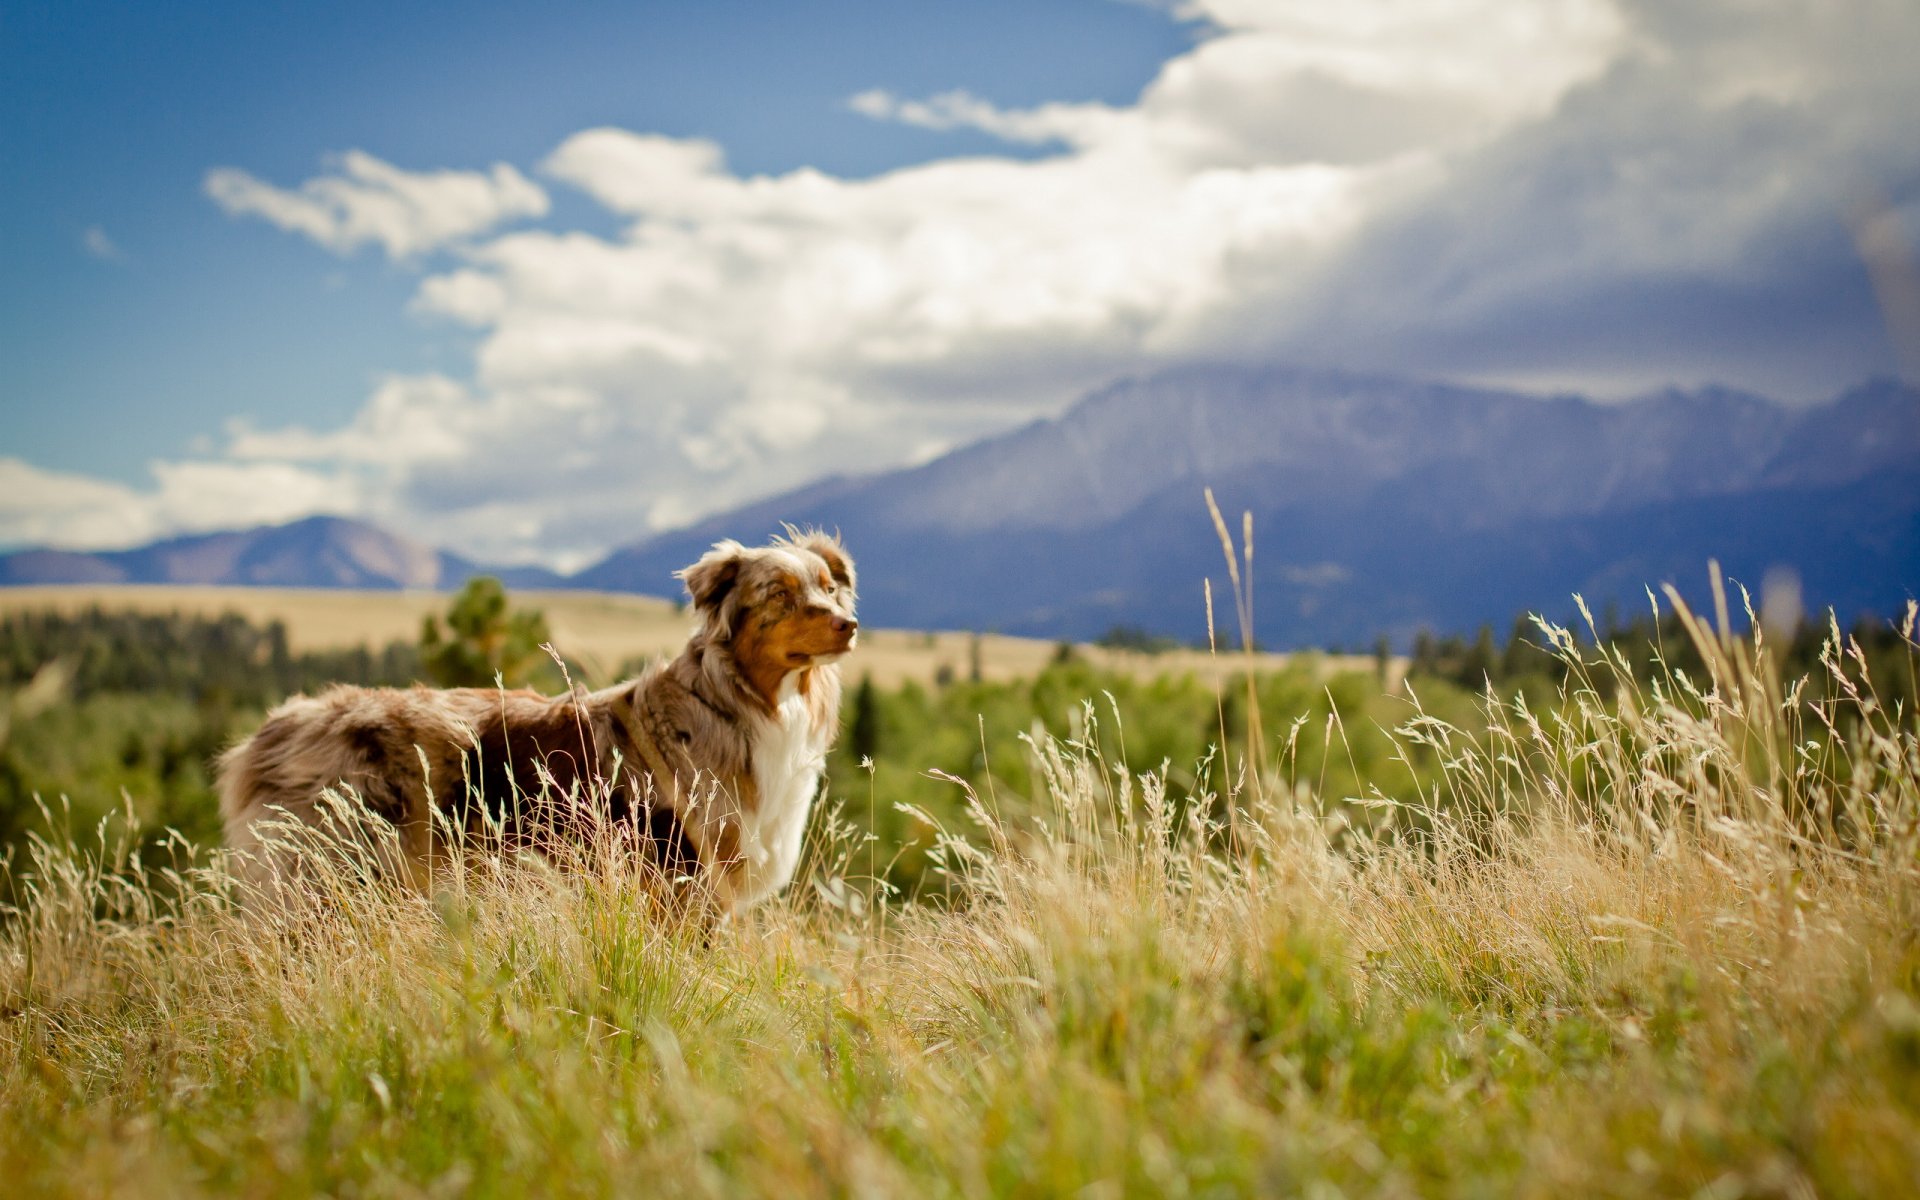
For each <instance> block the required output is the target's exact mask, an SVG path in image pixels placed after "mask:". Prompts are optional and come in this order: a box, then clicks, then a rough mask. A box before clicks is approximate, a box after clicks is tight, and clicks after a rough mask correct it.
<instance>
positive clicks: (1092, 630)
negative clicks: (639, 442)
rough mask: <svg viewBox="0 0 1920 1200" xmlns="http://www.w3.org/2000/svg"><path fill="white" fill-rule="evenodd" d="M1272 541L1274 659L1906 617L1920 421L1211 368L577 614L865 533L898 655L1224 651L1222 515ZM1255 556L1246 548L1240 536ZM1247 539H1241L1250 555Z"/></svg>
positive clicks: (1874, 387)
mask: <svg viewBox="0 0 1920 1200" xmlns="http://www.w3.org/2000/svg"><path fill="white" fill-rule="evenodd" d="M1208 486H1211V487H1212V488H1213V489H1214V491H1215V494H1216V495H1217V496H1218V497H1219V500H1220V503H1221V506H1222V507H1223V508H1224V509H1226V510H1227V511H1228V513H1229V516H1230V517H1237V516H1238V514H1239V513H1240V511H1241V510H1243V509H1245V510H1250V511H1251V512H1252V513H1253V514H1254V523H1255V541H1256V545H1255V550H1256V558H1255V562H1256V570H1255V577H1256V589H1257V590H1256V596H1255V608H1256V616H1257V621H1258V633H1259V636H1260V637H1261V639H1262V640H1263V641H1265V642H1267V643H1269V644H1271V645H1274V646H1278V647H1286V646H1306V645H1322V646H1324V645H1330V644H1345V645H1358V644H1367V643H1370V642H1371V641H1372V639H1373V638H1374V637H1376V636H1378V635H1379V634H1382V633H1385V634H1388V635H1390V636H1391V637H1393V638H1394V639H1395V640H1396V641H1397V642H1400V643H1402V644H1404V643H1405V641H1406V640H1408V639H1409V638H1411V636H1412V635H1413V634H1414V633H1415V632H1416V631H1418V630H1420V629H1422V628H1430V629H1436V630H1469V629H1471V628H1473V627H1474V626H1477V625H1479V624H1481V623H1484V622H1492V623H1496V624H1498V625H1501V626H1504V623H1505V622H1506V621H1508V620H1510V619H1511V618H1512V617H1513V616H1514V614H1516V613H1518V612H1520V611H1522V610H1534V611H1542V610H1544V611H1546V612H1548V613H1550V614H1553V615H1556V616H1560V615H1565V614H1567V613H1570V612H1571V609H1572V604H1571V599H1570V597H1571V595H1572V594H1573V593H1575V592H1579V593H1581V594H1582V595H1583V596H1585V597H1586V598H1587V599H1588V600H1589V602H1590V603H1592V604H1593V605H1594V606H1595V608H1596V609H1597V608H1598V607H1599V606H1600V605H1602V604H1604V603H1606V602H1607V601H1618V602H1621V603H1622V604H1626V605H1632V606H1635V607H1637V606H1641V605H1644V604H1645V603H1646V601H1645V592H1644V589H1645V588H1646V587H1647V586H1648V585H1653V586H1655V587H1657V585H1658V584H1660V583H1662V582H1665V581H1674V582H1677V583H1679V584H1681V585H1683V590H1686V591H1689V592H1696V593H1697V591H1698V587H1697V586H1696V585H1697V584H1698V583H1699V582H1700V581H1702V580H1703V579H1704V577H1705V571H1706V562H1707V560H1708V559H1709V558H1718V559H1719V560H1720V561H1721V562H1722V563H1723V565H1724V566H1725V567H1726V569H1727V571H1728V573H1729V575H1731V576H1732V577H1734V578H1736V579H1739V580H1742V581H1744V582H1746V583H1747V584H1748V585H1749V586H1751V587H1753V588H1755V589H1756V590H1757V589H1758V586H1759V584H1760V581H1761V579H1762V577H1763V576H1764V575H1765V573H1766V572H1767V571H1768V570H1769V569H1771V568H1774V567H1787V568H1791V569H1793V570H1794V571H1796V572H1797V573H1798V574H1799V576H1800V578H1801V582H1802V586H1803V591H1804V594H1805V596H1806V598H1807V600H1808V602H1809V603H1812V604H1815V605H1818V606H1822V607H1824V606H1829V605H1831V606H1833V607H1835V608H1837V609H1838V610H1839V611H1840V612H1841V613H1842V614H1843V615H1851V614H1853V613H1856V612H1861V611H1877V612H1887V611H1889V610H1891V609H1892V608H1893V607H1895V606H1896V605H1898V604H1901V603H1903V602H1904V599H1905V598H1906V597H1908V596H1911V595H1912V594H1913V593H1914V590H1915V588H1916V586H1920V392H1916V391H1915V390H1914V389H1912V388H1908V387H1904V386H1902V385H1899V384H1897V383H1893V382H1888V381H1881V382H1875V383H1869V384H1866V385H1863V386H1861V387H1857V388H1854V389H1852V390H1850V391H1848V392H1846V393H1844V394H1842V395H1840V396H1839V397H1837V398H1835V399H1834V400H1832V401H1830V402H1829V403H1826V404H1823V405H1819V406H1815V407H1811V408H1793V407H1788V406H1786V405H1782V404H1779V403H1776V402H1774V401H1770V400H1767V399H1765V398H1763V397H1759V396H1753V395H1749V394H1745V393H1741V392H1737V391H1732V390H1728V389H1724V388H1707V389H1702V390H1697V391H1668V392H1664V393H1660V394H1658V395H1654V396H1650V397H1647V398H1644V399H1641V400H1638V401H1634V402H1629V403H1623V404H1598V403H1595V402H1592V401H1589V400H1585V399H1581V398H1578V397H1570V396H1559V397H1553V398H1541V397H1536V396H1528V395H1522V394H1518V393H1513V392H1504V391H1494V390H1486V389H1474V388H1463V387H1453V386H1446V385H1435V384H1429V383H1421V382H1416V381H1409V380H1404V379H1393V378H1383V377H1376V376H1365V375H1354V374H1345V373H1339V372H1327V371H1306V370H1294V369H1280V368H1237V367H1219V366H1204V367H1190V368H1183V369H1179V370H1173V371H1167V372H1163V373H1160V374H1156V375H1152V376H1148V377H1145V378H1140V379H1132V380H1127V381H1124V382H1121V383H1117V384H1114V385H1112V386H1110V387H1108V388H1105V389H1102V390H1100V391H1098V392H1096V393H1094V394H1092V395H1090V396H1088V397H1087V398H1085V399H1084V400H1082V401H1081V402H1079V403H1078V404H1076V405H1074V406H1073V407H1072V408H1071V409H1069V410H1068V411H1067V412H1066V413H1064V414H1063V415H1062V416H1060V417H1059V418H1057V419H1053V420H1046V421H1038V422H1035V423H1033V424H1031V425H1028V426H1026V427H1024V428H1021V429H1018V430H1015V431H1013V432H1010V433H1007V434H1004V435H1001V436H999V437H995V438H991V439H988V440H986V441H983V442H979V443H976V444H974V445H972V446H969V447H966V448H963V449H960V450H957V451H955V452H953V453H951V454H948V455H946V456H945V457H943V458H940V459H937V460H935V461H933V462H930V463H927V464H924V465H922V466H919V467H914V468H911V469H907V470H902V471H895V472H891V473H887V474H882V475H876V476H871V477H866V478H859V479H847V478H836V479H830V480H826V481H824V482H821V483H818V484H814V485H812V486H810V487H808V488H804V489H802V490H800V491H797V492H793V493H789V494H787V495H784V496H780V497H776V498H774V499H771V500H767V501H763V502H760V503H756V504H752V505H748V506H746V507H744V508H741V509H738V510H735V511H733V512H730V513H726V514H723V515H720V516H716V517H713V518H711V519H708V520H704V521H702V522H700V523H698V524H697V525H695V526H693V527H691V528H688V529H684V530H679V531H675V532H673V533H669V534H664V535H661V536H657V537H654V538H650V539H648V540H646V541H643V542H640V543H638V544H635V545H632V546H629V547H626V548H623V549H621V550H619V551H616V552H615V553H614V554H612V555H610V556H609V557H608V558H607V559H605V560H603V561H602V562H600V563H598V564H596V565H595V566H593V567H590V568H588V569H587V570H586V571H583V572H581V573H580V574H579V575H577V576H575V577H574V578H573V579H572V580H571V581H570V582H572V583H573V584H575V585H577V586H583V587H594V588H603V589H608V590H623V591H643V592H655V593H670V592H671V591H672V590H673V582H672V578H671V572H672V571H673V569H674V568H676V567H680V566H683V565H685V564H686V563H688V562H691V561H692V560H693V559H694V558H695V557H696V556H697V555H698V554H699V553H700V552H701V551H702V550H704V549H705V548H706V547H707V546H708V545H709V544H710V543H711V542H713V541H714V540H715V539H717V538H719V537H738V538H741V539H743V540H751V539H755V538H759V537H761V536H762V535H764V534H765V533H767V532H769V531H770V530H773V529H775V528H777V527H778V524H779V523H780V522H781V521H791V522H795V523H799V524H818V525H822V526H825V527H828V528H839V529H841V530H843V531H845V533H846V535H847V537H848V541H849V545H850V547H851V548H852V549H853V551H854V552H855V554H856V555H857V556H858V558H859V560H860V566H861V583H862V612H863V615H864V616H866V617H868V618H869V619H871V620H873V621H875V622H876V623H878V624H882V625H895V626H906V627H918V628H979V629H997V630H1000V631H1003V632H1008V633H1026V634H1035V635H1041V636H1048V637H1073V638H1085V637H1092V636H1097V635H1099V634H1100V633H1102V632H1104V631H1105V630H1107V629H1109V628H1111V627H1112V626H1114V625H1117V624H1132V625H1141V626H1145V627H1147V628H1150V629H1154V630H1158V631H1164V632H1168V633H1173V634H1176V635H1179V636H1183V637H1196V636H1200V635H1202V634H1204V631H1205V613H1204V610H1203V604H1202V599H1201V583H1200V581H1201V579H1202V578H1203V577H1209V576H1210V577H1212V578H1213V580H1214V584H1215V588H1214V590H1215V593H1216V596H1217V597H1219V599H1218V600H1217V602H1216V603H1217V608H1218V612H1217V617H1218V619H1219V621H1220V623H1221V624H1223V625H1230V624H1231V623H1232V622H1231V617H1230V607H1231V602H1230V600H1228V599H1226V597H1227V593H1226V591H1225V588H1224V582H1225V581H1224V578H1223V575H1224V567H1223V561H1222V558H1221V554H1220V548H1219V542H1218V539H1217V537H1216V536H1215V534H1214V531H1213V528H1212V525H1211V522H1210V520H1209V518H1208V516H1207V514H1206V511H1205V508H1204V505H1203V502H1202V499H1201V492H1202V488H1204V487H1208ZM1235 524H1236V526H1237V521H1236V522H1235ZM1237 532H1238V531H1237V528H1236V534H1237Z"/></svg>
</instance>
